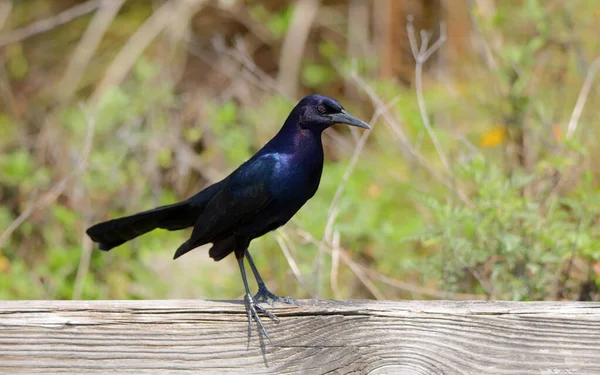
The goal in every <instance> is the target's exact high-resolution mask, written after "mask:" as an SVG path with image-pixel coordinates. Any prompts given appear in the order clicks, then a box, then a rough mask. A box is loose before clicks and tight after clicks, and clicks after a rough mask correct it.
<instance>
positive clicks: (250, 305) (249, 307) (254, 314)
mask: <svg viewBox="0 0 600 375" xmlns="http://www.w3.org/2000/svg"><path fill="white" fill-rule="evenodd" d="M244 302H245V304H246V313H247V314H248V342H250V338H252V319H254V320H256V325H257V326H258V329H259V330H260V331H261V332H262V333H263V334H264V335H265V337H266V338H267V339H269V342H271V337H269V334H268V333H267V330H266V329H265V326H264V325H263V323H262V321H261V320H260V316H258V312H259V311H260V312H261V313H263V314H265V315H266V316H268V317H269V318H271V320H274V321H275V322H279V318H277V316H275V314H273V313H272V312H270V311H269V310H267V309H265V308H263V307H260V306H259V304H258V303H259V301H258V300H257V299H256V298H255V297H252V295H251V294H250V293H247V294H246V295H245V296H244Z"/></svg>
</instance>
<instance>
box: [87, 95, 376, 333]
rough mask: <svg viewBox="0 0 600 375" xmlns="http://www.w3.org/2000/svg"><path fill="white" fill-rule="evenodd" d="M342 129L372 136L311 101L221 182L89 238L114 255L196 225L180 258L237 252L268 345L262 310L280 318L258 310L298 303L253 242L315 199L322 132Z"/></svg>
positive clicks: (331, 106) (107, 225)
mask: <svg viewBox="0 0 600 375" xmlns="http://www.w3.org/2000/svg"><path fill="white" fill-rule="evenodd" d="M336 123H342V124H348V125H352V126H357V127H360V128H364V129H369V130H370V129H371V128H370V127H369V125H367V124H366V123H365V122H363V121H361V120H360V119H358V118H356V117H354V116H352V115H351V114H349V113H348V112H346V111H345V110H344V108H343V107H342V106H341V105H340V103H338V101H337V100H335V99H332V98H329V97H326V96H322V95H310V96H307V97H305V98H303V99H302V100H301V101H300V102H299V103H298V104H297V105H296V107H295V108H294V109H293V110H292V112H291V113H290V115H289V116H288V118H287V120H286V121H285V123H284V124H283V127H282V128H281V130H280V131H279V133H277V134H276V135H275V137H273V139H271V140H270V141H269V142H268V143H267V144H266V145H265V146H264V147H263V148H262V149H261V150H260V151H258V152H257V153H256V154H255V155H254V156H252V157H251V158H250V159H249V160H248V161H246V162H245V163H244V164H242V165H241V166H240V167H238V168H237V169H236V170H235V171H233V172H232V173H231V174H230V175H229V176H227V177H225V178H224V179H223V180H221V181H219V182H217V183H215V184H214V185H211V186H209V187H207V188H206V189H204V190H202V191H201V192H199V193H197V194H196V195H194V196H192V197H191V198H189V199H187V200H185V201H183V202H179V203H175V204H171V205H168V206H162V207H157V208H154V209H152V210H149V211H144V212H140V213H137V214H135V215H132V216H126V217H122V218H119V219H114V220H110V221H106V222H103V223H99V224H96V225H94V226H92V227H90V228H89V229H88V230H87V234H88V235H89V236H90V238H91V239H92V240H93V241H95V242H98V243H99V247H100V249H102V250H106V251H108V250H110V249H112V248H113V247H116V246H119V245H121V244H123V243H124V242H126V241H129V240H131V239H133V238H135V237H137V236H140V235H142V234H144V233H147V232H149V231H151V230H153V229H156V228H161V229H168V230H179V229H184V228H188V227H192V226H193V227H194V229H193V231H192V234H191V236H190V238H189V239H188V240H187V241H186V242H184V243H183V244H182V245H181V246H179V248H178V249H177V251H176V252H175V257H174V259H176V258H179V257H180V256H182V255H183V254H185V253H187V252H188V251H190V250H193V249H194V248H196V247H198V246H201V245H204V244H207V243H212V247H211V248H210V250H209V255H210V257H211V258H213V259H214V260H215V261H219V260H221V259H223V258H225V257H226V256H227V255H229V254H230V253H234V254H235V257H236V258H237V260H238V264H239V267H240V272H241V274H242V280H243V282H244V287H245V289H246V294H245V296H244V301H245V304H246V311H247V313H248V326H249V327H248V329H249V335H251V332H252V318H254V319H255V320H256V322H257V325H258V326H259V328H260V329H261V331H262V332H263V333H264V334H265V336H266V337H267V338H268V337H269V336H268V335H267V333H266V331H265V329H264V326H263V325H262V322H261V320H260V318H259V316H258V313H257V310H258V311H260V312H262V313H264V314H265V315H267V316H268V317H270V318H271V319H274V320H277V318H276V316H275V315H274V314H273V313H271V312H270V311H268V310H266V309H264V308H262V307H260V306H259V305H258V303H259V302H268V303H270V304H273V302H284V303H295V301H294V300H293V299H291V298H289V297H278V296H276V295H274V294H273V293H271V292H270V291H269V290H268V289H267V287H266V285H265V283H264V281H263V280H262V278H261V277H260V275H259V273H258V270H257V268H256V266H255V264H254V261H253V260H252V257H251V256H250V252H249V251H248V247H249V245H250V241H252V240H253V239H255V238H257V237H260V236H262V235H264V234H265V233H267V232H270V231H272V230H274V229H276V228H278V227H280V226H282V225H283V224H285V223H287V222H288V220H290V219H291V218H292V216H294V214H295V213H296V212H297V211H298V210H299V209H300V207H302V206H303V205H304V203H306V201H308V200H309V199H310V198H311V197H312V196H313V195H314V194H315V192H316V191H317V188H318V187H319V181H320V180H321V172H322V170H323V144H322V142H321V133H322V132H323V130H325V129H327V128H328V127H330V126H331V125H333V124H336ZM244 256H246V258H248V263H249V264H250V268H251V269H252V272H253V273H254V276H255V278H256V281H257V284H258V293H257V294H256V295H255V296H252V294H250V288H249V287H248V281H247V279H246V271H245V269H244Z"/></svg>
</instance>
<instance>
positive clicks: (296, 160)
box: [273, 154, 323, 204]
mask: <svg viewBox="0 0 600 375" xmlns="http://www.w3.org/2000/svg"><path fill="white" fill-rule="evenodd" d="M310 156H313V157H306V155H297V154H296V155H294V154H280V155H278V163H277V168H276V171H275V173H274V176H273V177H274V180H275V181H274V182H275V183H274V184H273V186H276V190H277V191H276V192H275V193H276V195H277V196H278V198H281V199H285V200H299V201H302V202H301V204H304V202H306V200H308V199H310V198H311V197H312V196H313V195H314V194H315V192H316V190H317V188H318V187H319V182H320V181H321V172H322V171H323V157H322V155H321V156H319V155H310Z"/></svg>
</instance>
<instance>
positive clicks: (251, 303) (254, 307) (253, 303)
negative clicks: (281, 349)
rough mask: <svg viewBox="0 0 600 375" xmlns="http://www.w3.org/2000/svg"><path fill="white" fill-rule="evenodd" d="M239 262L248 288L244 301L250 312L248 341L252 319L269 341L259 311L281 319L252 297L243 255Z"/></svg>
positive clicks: (250, 335)
mask: <svg viewBox="0 0 600 375" xmlns="http://www.w3.org/2000/svg"><path fill="white" fill-rule="evenodd" d="M238 264H239V266H240V272H241V273H242V281H244V288H246V294H245V295H244V303H245V304H246V313H247V314H248V342H250V338H251V337H252V319H254V320H256V325H257V326H258V328H259V329H260V330H261V331H262V333H263V334H264V335H265V337H266V338H267V339H269V341H271V338H270V337H269V334H268V333H267V330H266V329H265V327H264V326H263V324H262V321H261V320H260V317H259V316H258V311H260V312H262V313H263V314H265V315H266V316H268V317H269V318H271V319H273V320H275V321H279V319H278V318H277V317H276V316H275V314H273V313H272V312H270V311H269V310H266V309H264V308H262V307H260V306H259V305H258V301H257V300H256V298H255V297H252V294H250V287H249V286H248V279H247V278H246V270H245V269H244V258H243V257H240V258H238Z"/></svg>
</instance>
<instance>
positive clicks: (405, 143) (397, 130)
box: [351, 72, 474, 207]
mask: <svg viewBox="0 0 600 375" xmlns="http://www.w3.org/2000/svg"><path fill="white" fill-rule="evenodd" d="M351 76H352V79H353V80H354V82H356V84H358V85H359V86H360V88H361V89H362V90H363V91H365V92H366V93H367V95H368V96H369V98H370V99H371V102H372V103H373V104H374V105H376V106H381V105H382V103H383V102H382V100H381V98H380V97H379V96H378V95H377V93H376V92H375V90H374V89H373V88H372V87H371V86H370V85H369V84H368V83H367V82H365V80H364V79H362V78H361V77H360V76H359V75H358V74H356V73H355V72H353V73H352V75H351ZM382 117H383V118H384V120H385V121H386V122H387V123H388V124H389V126H390V128H391V129H392V131H393V132H394V134H395V135H396V136H397V137H398V139H399V141H400V143H402V148H403V150H406V151H407V152H408V153H409V154H410V155H411V156H412V157H413V158H415V160H417V162H419V164H421V166H423V167H424V168H425V169H426V170H427V171H428V172H429V173H430V174H431V175H432V176H433V177H434V178H435V179H437V180H438V181H440V182H441V183H442V184H444V185H445V186H446V187H447V188H448V189H449V190H450V191H452V192H453V193H454V194H455V195H456V196H457V197H458V198H459V199H460V200H461V201H463V203H465V204H466V205H467V206H468V207H474V204H473V202H471V201H470V200H469V198H468V197H467V196H466V194H465V193H463V192H462V191H461V190H460V189H459V188H458V186H456V185H455V184H454V183H453V182H452V181H451V180H450V179H449V178H447V177H446V175H445V174H441V173H440V172H439V171H438V170H436V169H435V168H434V167H433V166H432V165H431V164H429V162H428V161H427V160H426V159H425V158H424V157H423V156H422V155H421V154H420V153H419V152H418V151H417V150H415V148H414V147H413V145H412V144H411V143H410V142H409V140H408V137H407V136H406V134H405V133H404V130H403V129H402V126H401V125H400V124H399V123H398V121H396V120H395V119H394V118H393V117H392V116H391V115H390V114H389V112H384V113H382Z"/></svg>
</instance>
